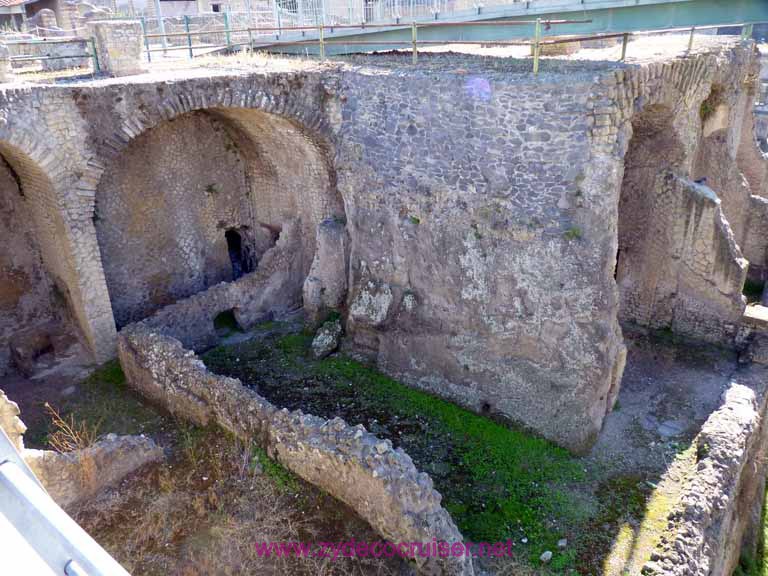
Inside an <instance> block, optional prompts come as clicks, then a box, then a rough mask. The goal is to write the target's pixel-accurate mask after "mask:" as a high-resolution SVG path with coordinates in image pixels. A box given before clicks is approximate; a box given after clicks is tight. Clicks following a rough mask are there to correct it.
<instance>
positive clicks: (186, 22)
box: [184, 15, 195, 60]
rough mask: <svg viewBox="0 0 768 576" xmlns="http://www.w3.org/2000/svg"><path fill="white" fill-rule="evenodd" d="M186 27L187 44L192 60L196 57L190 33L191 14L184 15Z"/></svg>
mask: <svg viewBox="0 0 768 576" xmlns="http://www.w3.org/2000/svg"><path fill="white" fill-rule="evenodd" d="M184 29H185V30H186V31H187V46H188V47H189V59H190V60H192V59H193V58H194V57H195V54H194V52H192V34H190V33H189V16H187V15H184Z"/></svg>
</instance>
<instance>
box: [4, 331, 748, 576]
mask: <svg viewBox="0 0 768 576" xmlns="http://www.w3.org/2000/svg"><path fill="white" fill-rule="evenodd" d="M625 332H626V340H627V345H628V348H629V355H628V362H627V367H626V370H625V372H624V377H623V380H622V389H621V392H620V394H619V399H618V402H617V404H616V407H615V409H614V410H613V412H612V413H611V414H609V416H608V417H607V419H606V422H605V425H604V429H603V431H602V433H601V435H600V437H599V439H598V441H597V443H596V445H595V446H594V448H593V449H592V451H591V452H590V453H589V454H587V455H586V456H584V457H580V458H575V457H572V456H570V455H568V454H567V453H565V452H564V451H562V450H559V449H557V448H556V447H553V446H551V445H550V444H549V443H546V442H545V441H543V440H539V439H536V438H533V437H530V436H527V435H525V434H524V433H521V432H516V431H510V430H509V429H508V428H506V427H503V426H499V425H498V424H496V423H493V422H491V421H490V420H488V419H485V418H479V417H474V416H471V418H475V419H476V420H477V422H476V423H475V424H473V425H472V426H473V427H474V428H473V429H475V430H476V431H477V430H479V431H480V432H478V433H479V434H481V435H485V436H481V438H484V441H487V442H489V444H488V446H489V449H488V450H487V452H488V453H489V454H493V453H494V450H495V448H493V449H492V446H495V445H500V446H501V449H500V451H499V452H498V453H497V454H496V455H495V456H494V458H497V459H499V458H500V459H501V460H496V461H490V463H489V462H487V461H484V460H482V459H479V460H477V459H476V460H473V461H471V462H469V463H467V462H466V461H465V458H464V457H457V456H456V455H457V454H460V453H461V452H460V450H462V449H466V450H467V451H466V452H464V454H465V456H466V455H467V454H470V455H472V454H475V453H476V452H478V450H476V447H475V446H474V445H472V442H474V441H475V440H476V439H472V438H470V436H471V434H470V436H467V438H465V439H461V440H460V439H458V438H457V437H458V436H461V435H462V434H463V431H462V430H458V432H457V430H451V431H449V433H448V434H446V433H445V430H444V429H441V428H440V425H439V418H438V419H435V418H436V416H435V414H437V415H438V416H439V415H440V414H443V413H444V410H449V411H451V410H460V409H458V408H455V407H453V406H452V405H449V404H448V403H444V402H441V401H438V400H436V399H431V400H430V398H431V397H426V395H422V396H425V397H426V400H425V401H426V403H425V404H423V406H424V412H423V413H413V412H410V413H406V414H403V413H400V412H397V410H398V409H400V408H401V406H400V405H398V404H397V403H395V404H392V406H393V408H392V410H393V411H392V412H387V410H388V408H382V406H386V405H385V404H384V403H382V402H380V401H379V400H378V399H376V397H375V396H374V397H372V398H374V400H375V402H374V403H373V405H374V406H376V409H375V410H369V409H368V408H367V406H369V405H370V404H365V402H363V400H365V398H363V400H361V398H360V397H359V395H358V396H356V395H355V394H349V393H347V392H346V389H354V390H358V389H359V390H362V389H364V388H365V386H368V385H369V384H370V383H371V382H373V384H375V386H374V388H375V387H380V386H384V388H383V390H384V392H385V393H386V394H388V395H389V396H390V397H395V396H397V394H400V393H401V392H397V393H394V392H392V391H391V390H390V389H389V388H387V387H392V386H395V387H398V386H399V387H400V388H397V390H401V389H402V390H405V387H402V386H401V385H399V384H397V383H395V382H394V381H389V380H388V379H386V377H384V376H381V375H378V373H377V372H375V371H374V370H371V369H369V368H365V367H362V366H357V365H355V364H352V363H348V361H347V360H345V359H343V357H341V356H337V357H335V358H331V359H330V360H328V361H327V362H329V364H327V366H326V368H328V369H329V370H331V371H330V372H322V370H321V371H320V372H317V371H315V369H316V368H317V366H316V365H315V364H313V363H312V361H308V360H306V359H307V358H308V355H307V348H306V347H307V345H308V342H309V341H310V340H311V338H310V337H309V336H308V335H304V334H302V333H301V318H300V317H296V318H294V319H293V320H292V321H289V322H286V323H279V322H270V323H267V324H265V325H262V326H260V327H258V328H257V329H256V330H254V331H253V332H251V333H241V332H231V333H229V334H228V335H227V336H226V337H225V338H224V345H223V346H222V347H220V348H217V349H215V350H213V351H211V352H209V353H208V354H207V355H205V357H204V358H205V361H206V363H208V364H209V366H210V367H211V368H212V369H213V370H214V371H217V372H218V371H222V372H226V373H228V374H232V375H234V376H238V377H240V378H241V379H242V380H243V381H244V382H245V383H246V384H248V383H251V384H254V383H255V385H256V387H257V388H258V390H259V392H260V393H262V394H264V395H265V396H267V397H268V398H270V399H271V400H273V401H275V402H276V403H278V404H280V405H284V406H287V407H289V408H298V407H301V408H302V409H304V410H306V411H308V412H313V413H316V414H319V415H322V416H335V415H342V416H343V417H344V418H345V419H347V420H348V421H349V422H350V423H352V424H356V423H358V422H362V423H363V424H365V425H366V427H367V428H368V429H369V430H371V431H372V432H374V433H376V434H377V435H380V436H382V437H390V438H391V439H392V440H393V441H394V442H395V443H396V444H397V445H402V446H403V447H404V448H405V449H406V451H407V452H409V454H410V455H411V456H412V457H413V458H414V461H415V462H416V463H417V466H418V467H419V468H421V469H423V470H425V471H427V472H429V473H430V475H431V476H432V477H433V478H434V479H435V482H436V486H437V488H438V490H439V491H441V493H442V494H443V496H444V499H445V502H446V505H447V506H448V508H449V510H450V511H451V513H452V514H453V515H454V517H455V518H456V519H457V522H458V523H459V524H460V528H461V529H462V532H463V533H464V535H465V537H469V538H471V539H474V540H476V541H481V540H484V539H486V537H488V538H492V539H497V538H498V539H506V538H507V537H510V538H513V539H514V540H515V542H516V545H517V546H518V547H519V548H518V549H519V552H520V554H519V556H518V558H517V560H516V561H514V562H512V563H510V562H508V561H506V562H498V561H496V562H488V561H479V562H478V563H477V568H478V571H479V572H480V573H487V574H499V575H506V574H595V575H597V574H604V575H611V576H613V575H617V576H618V575H623V574H624V573H636V572H637V573H639V568H640V566H641V565H642V562H643V560H644V559H645V558H646V557H647V555H648V554H649V553H650V551H651V549H652V548H653V546H654V545H655V543H656V542H657V540H658V538H659V536H660V535H661V533H662V532H663V530H664V528H665V526H666V517H667V515H668V513H669V511H670V510H671V508H672V506H674V503H675V500H676V498H677V496H678V494H679V490H680V487H681V486H682V480H683V479H684V477H685V475H686V474H687V473H688V472H689V471H690V470H691V468H692V466H693V465H694V464H695V462H694V459H693V455H692V450H691V449H690V442H691V440H692V439H693V438H694V437H695V435H696V434H697V432H698V430H699V428H700V426H701V424H702V423H703V422H704V420H706V418H707V416H708V415H709V414H710V413H711V412H712V411H713V410H714V409H715V408H716V407H717V406H718V404H719V399H720V397H721V394H722V393H723V391H724V390H725V389H726V388H727V387H728V385H729V383H730V382H731V381H732V380H733V378H734V375H735V374H736V373H737V370H738V363H737V359H736V357H735V355H734V354H732V353H730V352H727V351H723V350H720V349H717V348H714V347H702V346H689V345H686V344H684V343H680V342H677V341H675V340H674V339H673V338H672V337H671V335H668V334H663V333H662V334H654V335H648V334H646V333H644V332H641V331H634V332H633V331H626V330H625ZM265 342H266V343H269V342H271V343H269V345H268V346H267V347H266V348H265V347H264V343H265ZM82 358H83V356H82V355H81V354H78V351H77V350H75V349H72V350H71V353H69V354H68V355H65V356H64V357H63V358H59V359H55V360H54V359H46V358H43V359H41V365H40V367H39V368H40V369H39V372H38V373H37V374H36V375H35V377H33V378H31V379H24V378H20V377H12V378H8V377H6V378H4V379H3V381H2V385H1V387H2V388H3V389H4V390H5V391H6V393H7V394H8V395H9V397H10V398H11V399H13V400H15V401H17V402H18V403H19V404H20V407H21V410H22V419H24V420H25V422H26V423H27V425H28V427H29V431H28V433H27V435H26V438H25V443H26V445H27V446H28V447H33V448H34V447H38V448H43V447H46V439H47V436H48V434H49V433H50V432H51V431H52V428H51V424H50V416H49V414H48V413H47V412H46V411H45V409H44V404H45V403H46V402H48V403H50V404H51V405H53V406H54V407H55V408H56V409H57V410H58V411H59V412H60V413H62V414H63V415H64V416H67V417H72V418H75V419H76V420H77V421H84V422H86V423H87V425H88V426H90V427H92V428H93V429H96V430H97V432H98V434H99V435H102V434H107V433H110V432H115V433H121V434H125V433H144V434H148V435H150V436H151V437H153V438H154V439H155V440H156V441H157V442H158V443H159V444H160V445H161V446H163V447H164V449H165V452H166V456H167V457H166V460H165V462H163V463H161V464H158V465H152V466H150V467H148V468H146V469H143V470H141V471H140V472H139V473H137V474H134V475H133V476H132V477H130V478H128V479H126V480H125V481H124V482H123V483H122V484H121V485H120V486H117V487H114V488H112V489H110V490H108V491H107V492H105V493H104V494H102V495H101V496H100V497H99V498H97V499H96V500H94V501H92V502H89V503H88V504H87V505H85V506H83V507H81V508H79V509H77V510H72V511H71V512H72V514H73V515H74V517H75V518H76V519H77V520H78V521H79V522H80V523H81V524H82V525H83V526H84V527H85V528H86V530H88V531H89V532H90V533H91V534H92V535H93V536H94V537H95V538H96V539H97V540H98V541H99V542H100V543H102V545H104V546H105V547H106V548H107V550H109V551H110V552H111V553H112V554H113V555H114V556H115V557H116V558H117V559H118V560H119V561H120V562H121V563H123V564H124V565H125V566H126V568H127V569H128V570H129V571H131V572H132V574H134V575H136V576H140V575H155V574H157V575H160V574H163V575H165V574H168V575H179V576H193V575H198V574H200V575H202V574H222V575H229V574H256V573H258V574H262V573H264V574H366V575H367V574H408V573H410V572H411V570H412V569H411V567H410V566H408V565H406V564H403V563H401V562H396V561H392V560H389V561H384V560H374V559H340V560H336V561H331V560H329V559H325V558H316V557H315V558H277V557H275V556H271V557H269V558H264V557H259V555H258V554H257V552H256V548H255V544H256V543H257V542H268V541H269V542H282V541H327V542H339V541H347V540H350V539H352V538H354V539H356V540H367V541H372V540H377V539H378V538H377V536H376V535H375V534H374V533H373V532H372V530H371V529H370V527H368V526H367V525H366V524H365V523H364V522H363V521H362V520H361V519H360V518H359V517H357V516H356V515H355V514H354V513H353V512H352V511H351V510H349V509H348V508H347V507H345V506H343V505H341V504H340V503H339V502H337V501H335V500H333V499H332V498H330V497H329V496H327V495H325V494H323V493H322V492H320V491H319V490H317V489H315V488H314V487H312V486H309V485H307V484H306V483H304V482H302V481H301V480H299V479H298V478H296V477H294V476H293V475H291V474H290V473H288V472H287V471H285V470H283V469H282V468H281V467H280V466H279V465H278V464H276V463H274V462H273V461H271V460H269V459H268V458H266V456H265V455H264V454H263V453H261V452H260V451H259V450H258V449H257V448H256V447H254V446H245V445H243V444H242V443H240V442H238V441H236V440H235V439H233V438H231V437H230V436H228V435H227V434H225V433H223V432H222V431H220V430H217V429H212V430H207V429H206V430H201V429H197V428H194V427H191V426H189V425H187V424H184V423H182V422H178V421H176V420H174V419H173V418H171V417H169V416H167V415H165V414H163V413H162V412H159V411H157V410H156V409H154V408H153V407H151V406H148V405H146V404H145V403H144V402H143V401H142V400H141V399H140V398H138V397H137V396H136V395H134V394H133V392H131V391H130V390H129V389H128V387H127V386H126V383H125V381H124V377H123V375H122V372H121V371H120V369H119V366H118V365H117V364H116V363H111V364H109V365H107V366H104V367H101V368H100V369H99V370H97V371H96V372H95V373H94V374H92V375H91V376H89V377H84V375H85V374H87V373H88V372H89V371H91V370H92V369H93V367H92V366H89V365H88V364H87V362H84V361H83V360H82ZM322 366H325V365H321V367H322ZM371 378H372V379H373V380H370V379H371ZM369 380H370V382H369ZM329 382H331V383H332V385H329V384H328V383H329ZM353 383H354V385H353ZM339 386H342V388H339ZM372 390H373V389H372ZM376 390H378V389H376ZM376 390H374V392H375V391H376ZM392 390H394V388H393V389H392ZM404 393H405V394H410V392H407V391H406V392H404ZM418 394H421V393H418ZM368 400H370V398H368ZM406 400H407V403H410V404H413V405H418V403H419V402H421V401H423V400H424V398H421V397H420V396H413V397H406ZM361 402H363V403H362V404H361ZM438 404H439V405H440V406H441V408H440V410H438V411H437V412H435V413H431V412H430V411H431V410H433V409H434V407H435V406H437V405H438ZM441 411H442V412H441ZM448 414H452V412H448ZM459 416H460V420H462V421H469V419H470V415H465V416H462V415H461V414H459ZM451 434H454V437H453V438H452V437H451V436H450V435H451ZM421 439H427V440H428V441H427V442H426V443H421ZM510 443H512V444H516V445H517V446H516V447H515V446H513V447H512V448H513V449H512V450H511V451H510V448H509V446H508V445H509V444H510ZM515 450H517V451H515ZM505 459H506V460H505ZM515 459H522V460H525V462H524V465H523V466H518V463H516V462H514V461H510V460H515ZM502 460H505V461H502ZM537 482H540V483H541V484H542V486H541V487H537V486H535V485H536V483H537ZM523 484H532V485H534V487H533V488H521V487H520V486H522V485H523ZM452 485H456V487H457V488H458V490H457V491H456V492H454V491H452V489H451V486H452ZM468 489H469V491H470V492H471V494H472V498H471V499H470V500H469V501H458V500H456V498H455V493H466V492H467V490H468ZM510 491H511V492H510ZM500 494H501V495H500ZM510 494H512V496H514V498H511V496H510ZM510 498H511V499H510ZM515 498H517V500H515ZM520 500H522V501H523V503H522V504H521V502H520ZM510 503H513V504H514V506H511V505H510ZM499 505H500V506H502V507H503V506H508V507H509V510H507V511H506V512H505V514H506V515H504V514H502V513H501V512H499V513H496V512H495V511H494V510H493V509H494V507H495V506H499ZM517 516H520V517H529V516H530V518H528V520H524V521H523V522H522V524H518V525H517V527H516V526H515V523H514V519H515V518H516V517H517ZM502 521H503V522H506V524H504V525H503V526H499V524H500V522H502ZM519 522H520V520H518V523H519ZM563 538H565V539H567V541H568V542H567V544H566V545H565V546H564V547H563V548H562V549H559V548H557V546H556V544H555V543H556V542H558V541H559V540H561V539H563ZM544 550H552V551H553V552H554V559H553V561H552V562H551V563H550V564H548V565H546V566H544V565H542V564H541V563H540V562H538V557H539V555H540V554H541V552H542V551H544ZM627 570H629V572H626V571H627Z"/></svg>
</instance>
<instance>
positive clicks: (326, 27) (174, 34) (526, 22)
mask: <svg viewBox="0 0 768 576" xmlns="http://www.w3.org/2000/svg"><path fill="white" fill-rule="evenodd" d="M591 22H592V20H542V21H541V23H542V24H544V25H558V24H589V23H591ZM532 24H536V21H535V20H530V21H529V20H484V21H480V22H475V21H462V22H416V26H417V27H419V28H435V27H457V26H465V25H466V26H524V25H532ZM410 26H411V24H410V23H401V24H394V23H392V24H325V25H321V26H281V27H275V26H269V27H257V28H233V29H231V30H228V31H229V32H230V33H232V34H234V33H241V32H246V33H247V32H281V33H282V32H291V31H301V30H313V31H315V30H320V29H323V30H330V31H331V32H333V30H337V29H338V30H349V29H360V30H362V31H364V30H366V29H370V28H410ZM225 32H227V30H226V29H225V28H222V29H221V30H205V31H200V32H189V33H187V32H171V33H168V34H145V37H146V38H174V37H182V36H183V37H187V36H205V35H210V34H224V33H225ZM409 44H410V42H409Z"/></svg>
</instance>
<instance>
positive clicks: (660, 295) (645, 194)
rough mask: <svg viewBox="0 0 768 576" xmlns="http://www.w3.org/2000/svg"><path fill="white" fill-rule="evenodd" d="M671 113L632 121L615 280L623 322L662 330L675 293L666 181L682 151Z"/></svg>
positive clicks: (650, 111) (653, 111) (651, 112)
mask: <svg viewBox="0 0 768 576" xmlns="http://www.w3.org/2000/svg"><path fill="white" fill-rule="evenodd" d="M672 126H673V114H672V111H671V110H670V109H669V108H667V107H664V106H661V105H653V106H649V107H648V108H646V109H645V110H643V111H642V112H640V113H639V114H637V115H636V116H635V117H634V118H633V120H632V139H631V140H630V142H629V146H628V148H627V152H626V155H625V157H624V177H623V180H622V186H621V196H620V197H619V230H618V240H619V241H618V250H617V256H616V269H615V274H614V275H615V278H616V284H617V285H618V288H619V320H620V321H621V322H624V323H634V324H639V325H643V326H653V327H663V326H665V325H666V323H667V322H668V318H667V316H668V313H669V310H667V309H666V308H667V304H668V298H666V297H665V294H666V295H667V296H668V295H669V293H670V290H672V291H674V289H673V288H672V282H671V278H669V274H671V273H670V271H669V270H667V269H665V266H664V262H665V261H666V256H665V255H666V248H667V246H666V245H665V238H666V237H667V235H668V233H669V231H670V230H671V228H672V227H671V225H670V222H669V221H668V219H669V216H670V214H669V213H668V212H669V210H670V206H669V205H668V202H667V200H668V198H667V197H666V195H665V188H664V177H665V175H669V174H672V173H674V172H675V171H676V169H677V168H679V166H680V165H681V164H682V162H683V160H684V151H683V148H682V145H681V143H680V141H679V140H678V138H677V136H676V134H675V132H674V129H673V127H672Z"/></svg>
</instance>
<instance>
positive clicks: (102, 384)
mask: <svg viewBox="0 0 768 576" xmlns="http://www.w3.org/2000/svg"><path fill="white" fill-rule="evenodd" d="M79 387H80V393H79V394H77V395H75V396H73V397H72V398H68V399H65V400H63V401H62V402H60V403H59V404H58V405H57V406H54V407H53V409H55V410H56V412H57V413H58V414H59V415H60V418H61V419H62V420H63V421H66V422H68V423H70V425H71V426H73V427H75V428H78V429H81V430H91V431H93V430H101V431H103V432H113V433H115V434H143V433H151V432H153V431H155V430H157V429H158V428H159V427H160V426H161V424H162V422H163V417H162V416H160V415H159V414H158V413H157V412H155V411H154V410H152V409H151V408H149V407H148V406H146V405H145V404H143V403H142V402H141V400H140V399H139V397H138V396H137V395H136V394H134V392H133V391H131V390H130V389H129V388H128V386H127V384H126V382H125V375H124V374H123V371H122V369H121V368H120V363H119V362H118V361H117V360H112V361H110V362H107V363H106V364H104V365H103V366H101V367H100V368H99V369H98V370H96V371H95V372H93V373H92V374H91V375H90V376H89V377H88V378H86V379H85V380H84V381H83V382H81V383H80V384H79ZM56 430H57V428H56V426H55V425H54V422H53V421H51V422H49V423H48V424H47V426H44V427H41V428H40V429H37V430H34V431H32V434H30V435H28V436H27V437H26V440H28V441H29V442H28V443H29V445H30V446H31V447H32V446H38V447H45V446H46V445H48V444H49V441H50V440H51V439H52V437H53V435H54V434H55V432H56ZM54 442H55V440H54Z"/></svg>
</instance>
